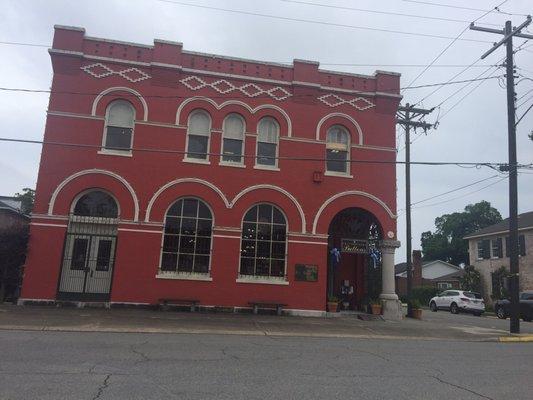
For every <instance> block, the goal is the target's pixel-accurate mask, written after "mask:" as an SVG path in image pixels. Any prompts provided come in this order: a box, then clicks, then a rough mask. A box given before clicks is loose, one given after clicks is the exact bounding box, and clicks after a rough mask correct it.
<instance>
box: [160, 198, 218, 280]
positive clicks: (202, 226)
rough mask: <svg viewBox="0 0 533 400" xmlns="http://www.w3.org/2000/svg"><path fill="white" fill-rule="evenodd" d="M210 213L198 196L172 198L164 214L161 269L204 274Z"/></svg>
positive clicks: (208, 249) (209, 235) (209, 251)
mask: <svg viewBox="0 0 533 400" xmlns="http://www.w3.org/2000/svg"><path fill="white" fill-rule="evenodd" d="M212 231H213V217H212V215H211V211H210V210H209V208H208V207H207V205H206V204H205V203H204V202H202V201H201V200H198V199H194V198H184V199H180V200H178V201H176V202H175V203H174V204H173V205H172V206H171V207H170V208H169V210H168V211H167V214H166V216H165V235H164V239H163V249H162V255H161V271H174V272H183V273H200V274H208V273H209V265H210V262H209V261H210V257H211V235H212Z"/></svg>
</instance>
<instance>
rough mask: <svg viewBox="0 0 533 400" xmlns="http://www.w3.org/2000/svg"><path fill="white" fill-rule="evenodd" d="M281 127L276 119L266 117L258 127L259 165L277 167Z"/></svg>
mask: <svg viewBox="0 0 533 400" xmlns="http://www.w3.org/2000/svg"><path fill="white" fill-rule="evenodd" d="M278 140H279V125H278V123H277V122H276V120H275V119H274V118H271V117H265V118H263V119H261V121H259V125H258V126H257V160H256V164H257V165H266V166H271V167H275V166H276V165H277V158H276V157H277V155H278Z"/></svg>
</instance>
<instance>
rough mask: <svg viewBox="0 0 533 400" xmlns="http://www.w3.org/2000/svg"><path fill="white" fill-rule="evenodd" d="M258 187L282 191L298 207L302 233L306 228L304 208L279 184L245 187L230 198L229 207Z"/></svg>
mask: <svg viewBox="0 0 533 400" xmlns="http://www.w3.org/2000/svg"><path fill="white" fill-rule="evenodd" d="M258 189H269V190H274V191H276V192H279V193H282V194H284V195H285V196H287V197H288V198H289V199H290V200H291V201H292V202H293V204H294V205H295V206H296V208H297V209H298V212H299V214H300V218H301V223H302V233H305V229H306V221H305V213H304V210H303V208H302V206H301V205H300V203H299V202H298V200H296V198H295V197H294V196H293V195H292V194H290V193H289V192H288V191H286V190H285V189H283V188H280V187H279V186H274V185H268V184H261V185H254V186H249V187H247V188H246V189H244V190H242V191H241V192H240V193H238V194H237V195H236V196H235V197H234V198H233V200H232V202H231V207H233V205H235V203H236V202H237V201H238V200H239V199H240V198H241V197H242V196H244V195H245V194H246V193H249V192H251V191H253V190H258Z"/></svg>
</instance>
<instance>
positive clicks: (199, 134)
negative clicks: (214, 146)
mask: <svg viewBox="0 0 533 400" xmlns="http://www.w3.org/2000/svg"><path fill="white" fill-rule="evenodd" d="M210 136H211V118H209V115H208V114H207V113H206V112H205V111H200V110H198V111H194V112H193V113H192V114H191V115H190V116H189V124H188V127H187V158H194V159H197V160H207V159H208V157H207V153H209V137H210Z"/></svg>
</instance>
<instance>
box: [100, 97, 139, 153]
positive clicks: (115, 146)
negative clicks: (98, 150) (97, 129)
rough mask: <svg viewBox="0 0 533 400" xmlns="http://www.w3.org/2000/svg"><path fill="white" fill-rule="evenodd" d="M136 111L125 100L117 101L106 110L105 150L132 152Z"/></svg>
mask: <svg viewBox="0 0 533 400" xmlns="http://www.w3.org/2000/svg"><path fill="white" fill-rule="evenodd" d="M134 126H135V109H134V108H133V106H132V105H131V104H130V103H129V102H127V101H125V100H115V101H113V102H112V103H111V104H109V106H108V107H107V110H106V117H105V129H104V139H103V149H104V150H108V151H114V152H131V148H132V143H133V128H134Z"/></svg>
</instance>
